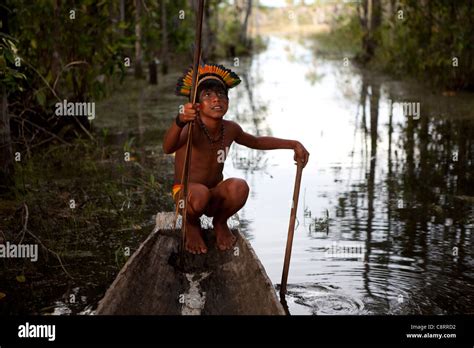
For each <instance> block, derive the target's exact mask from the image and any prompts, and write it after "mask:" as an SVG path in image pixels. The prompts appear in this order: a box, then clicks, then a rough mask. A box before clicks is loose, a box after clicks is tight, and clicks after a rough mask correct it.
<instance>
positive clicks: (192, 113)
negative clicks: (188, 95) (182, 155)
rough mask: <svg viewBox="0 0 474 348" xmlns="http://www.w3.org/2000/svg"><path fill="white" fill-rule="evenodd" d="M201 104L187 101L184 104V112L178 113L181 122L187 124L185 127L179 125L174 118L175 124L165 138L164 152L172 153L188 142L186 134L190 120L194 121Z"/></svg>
mask: <svg viewBox="0 0 474 348" xmlns="http://www.w3.org/2000/svg"><path fill="white" fill-rule="evenodd" d="M198 107H199V104H197V105H194V106H193V105H192V104H191V103H187V104H185V105H184V110H183V113H182V114H181V113H180V114H178V116H177V117H178V118H179V122H180V123H182V124H186V125H185V126H184V127H179V126H178V124H177V122H176V120H173V124H172V125H171V127H170V128H169V129H168V131H167V132H166V134H165V137H164V139H163V152H164V153H166V154H170V153H173V152H176V151H177V150H178V149H179V148H180V147H181V146H183V145H184V143H185V142H186V136H187V134H188V127H189V125H188V122H189V121H194V120H195V119H196V115H197V112H198Z"/></svg>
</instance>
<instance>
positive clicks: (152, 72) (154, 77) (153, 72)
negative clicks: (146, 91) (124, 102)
mask: <svg viewBox="0 0 474 348" xmlns="http://www.w3.org/2000/svg"><path fill="white" fill-rule="evenodd" d="M148 75H149V77H150V80H149V81H150V85H156V84H158V69H157V68H156V62H155V59H154V58H152V59H151V60H150V62H149V63H148Z"/></svg>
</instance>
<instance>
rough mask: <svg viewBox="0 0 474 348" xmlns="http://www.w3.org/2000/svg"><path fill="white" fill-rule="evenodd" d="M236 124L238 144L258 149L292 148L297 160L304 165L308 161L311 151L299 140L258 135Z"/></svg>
mask: <svg viewBox="0 0 474 348" xmlns="http://www.w3.org/2000/svg"><path fill="white" fill-rule="evenodd" d="M234 124H235V126H236V129H237V135H236V137H235V141H236V143H237V144H240V145H244V146H247V147H250V148H252V149H257V150H276V149H292V150H294V151H295V156H294V159H295V161H299V162H301V163H302V164H303V167H304V166H306V164H307V163H308V159H309V152H308V151H307V150H306V149H305V147H304V146H303V145H302V144H301V143H300V142H299V141H296V140H287V139H281V138H275V137H256V136H254V135H252V134H249V133H246V132H244V131H243V129H242V128H241V127H240V126H239V125H238V124H237V123H234Z"/></svg>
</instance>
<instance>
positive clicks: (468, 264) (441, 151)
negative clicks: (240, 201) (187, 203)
mask: <svg viewBox="0 0 474 348" xmlns="http://www.w3.org/2000/svg"><path fill="white" fill-rule="evenodd" d="M314 52H315V50H314V49H313V48H312V45H311V42H309V41H308V42H305V41H301V42H297V41H288V40H286V39H283V38H278V37H270V38H269V41H268V48H267V50H266V51H265V52H262V53H260V54H258V55H256V56H254V57H253V58H252V59H251V60H248V61H244V62H242V63H241V64H240V66H239V67H238V70H239V73H240V74H241V77H242V79H243V83H242V85H241V86H239V87H238V88H236V89H235V91H232V94H231V95H230V105H231V106H230V110H229V112H228V117H229V118H230V119H233V120H235V121H237V122H238V123H240V124H241V125H242V127H243V128H244V129H245V130H246V131H248V132H250V133H253V134H258V135H272V136H277V137H282V138H289V139H297V140H299V141H300V142H302V143H303V144H304V146H305V147H306V148H307V149H308V150H309V152H310V153H311V157H310V162H309V164H308V166H307V167H306V168H305V169H304V172H303V181H302V185H301V196H300V203H299V204H300V205H299V209H298V224H297V228H296V232H295V240H294V245H293V254H292V260H291V267H290V276H289V295H288V302H289V307H290V308H289V309H290V312H291V313H292V314H443V313H472V312H473V311H474V285H473V284H474V282H473V276H474V274H473V270H472V269H473V268H472V266H473V264H474V263H473V247H472V246H473V237H472V230H473V227H474V204H473V202H474V183H473V177H472V175H473V151H474V146H473V139H474V98H473V97H472V94H463V93H459V94H454V93H443V94H441V93H439V94H437V93H431V92H427V91H426V88H423V86H421V85H419V84H418V83H417V82H407V81H405V82H397V81H392V79H391V78H390V77H388V76H383V75H377V74H374V73H371V72H369V71H362V70H360V69H357V68H356V67H354V66H353V65H352V64H350V62H348V61H347V60H344V59H343V57H341V59H340V60H328V59H325V58H324V57H320V56H318V55H316V54H315V53H314ZM406 103H409V104H406ZM230 157H231V159H232V160H231V161H230V162H231V163H227V164H226V168H225V177H233V176H236V177H242V178H245V179H246V180H247V181H248V183H249V185H250V189H251V194H250V198H249V200H248V202H247V204H246V206H245V207H244V209H243V210H242V211H241V214H240V215H241V218H242V219H244V220H245V222H246V225H247V229H246V232H247V235H248V237H249V239H250V240H251V243H252V245H253V247H254V248H255V250H256V252H257V255H258V256H259V258H260V259H261V261H262V263H263V264H264V266H265V268H266V270H267V272H268V274H269V276H270V278H271V279H272V281H273V283H274V284H276V286H277V287H278V284H279V283H280V279H281V270H282V266H283V258H284V249H285V243H286V235H287V228H288V222H289V212H290V205H291V201H290V200H291V197H292V190H293V185H294V177H295V172H296V167H295V165H294V164H293V152H292V151H289V150H277V151H267V152H262V151H254V150H250V149H246V148H243V147H241V146H239V145H235V146H234V147H233V149H232V150H231V152H230Z"/></svg>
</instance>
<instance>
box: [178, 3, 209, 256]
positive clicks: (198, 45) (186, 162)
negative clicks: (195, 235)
mask: <svg viewBox="0 0 474 348" xmlns="http://www.w3.org/2000/svg"><path fill="white" fill-rule="evenodd" d="M203 14H204V0H199V4H198V13H197V16H196V38H195V40H194V59H193V79H192V88H191V93H190V95H189V102H191V103H192V104H195V103H196V92H197V82H198V70H199V65H200V58H201V37H202V21H203ZM193 129H194V121H193V122H190V123H189V127H188V140H187V143H186V156H185V158H184V166H183V175H182V178H181V184H182V185H183V190H182V192H183V196H182V197H184V209H183V212H182V216H183V223H182V225H181V231H182V242H183V244H182V250H183V251H184V242H185V236H186V215H187V214H186V212H187V211H188V210H187V209H188V181H189V167H190V164H191V152H192V144H193Z"/></svg>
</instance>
